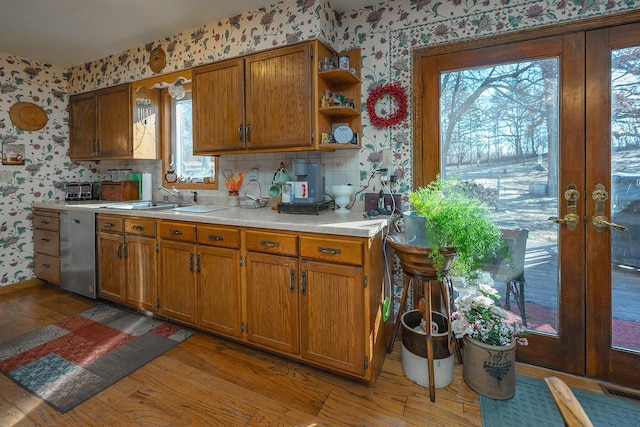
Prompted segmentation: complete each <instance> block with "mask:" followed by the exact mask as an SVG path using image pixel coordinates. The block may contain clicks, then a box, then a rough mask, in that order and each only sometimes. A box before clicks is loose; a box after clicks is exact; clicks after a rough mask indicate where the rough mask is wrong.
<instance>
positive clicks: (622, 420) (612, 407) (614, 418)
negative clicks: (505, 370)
mask: <svg viewBox="0 0 640 427" xmlns="http://www.w3.org/2000/svg"><path fill="white" fill-rule="evenodd" d="M571 390H572V391H573V394H575V396H576V398H577V399H578V401H579V402H580V405H582V408H583V409H584V411H585V412H586V413H587V415H588V416H589V419H590V420H591V422H592V423H593V425H594V426H595V427H598V426H637V425H638V422H640V404H639V403H635V402H631V401H627V400H623V399H618V398H616V397H609V396H603V395H600V394H595V393H591V392H588V391H584V390H578V389H575V388H572V389H571ZM480 407H481V408H482V425H483V426H485V427H503V426H504V427H507V426H509V427H511V426H519V427H528V426H535V427H538V426H545V427H552V426H558V427H563V426H564V422H563V421H562V416H561V415H560V412H559V411H558V407H557V406H556V403H555V401H554V400H553V396H552V395H551V392H550V391H549V389H548V388H547V384H546V383H545V382H544V381H543V380H538V379H535V378H529V377H524V376H522V375H516V395H515V396H514V397H513V398H512V399H509V400H494V399H490V398H488V397H484V396H480Z"/></svg>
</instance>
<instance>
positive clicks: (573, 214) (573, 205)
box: [549, 184, 580, 231]
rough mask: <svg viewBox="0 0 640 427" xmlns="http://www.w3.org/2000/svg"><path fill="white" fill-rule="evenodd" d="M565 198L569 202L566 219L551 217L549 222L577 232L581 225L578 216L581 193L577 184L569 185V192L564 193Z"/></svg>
mask: <svg viewBox="0 0 640 427" xmlns="http://www.w3.org/2000/svg"><path fill="white" fill-rule="evenodd" d="M564 198H565V200H566V201H567V214H566V215H565V216H564V218H558V217H557V216H552V217H549V221H553V222H554V223H556V224H566V225H567V229H568V230H569V231H575V229H576V226H577V225H578V224H579V223H580V217H579V216H578V214H577V210H578V203H577V201H578V199H579V198H580V192H579V191H578V189H577V187H576V185H575V184H569V185H568V186H567V191H565V192H564Z"/></svg>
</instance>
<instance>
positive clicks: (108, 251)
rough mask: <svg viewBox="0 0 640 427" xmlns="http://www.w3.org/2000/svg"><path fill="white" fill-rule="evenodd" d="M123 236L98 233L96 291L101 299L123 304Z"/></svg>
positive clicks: (103, 232) (120, 234)
mask: <svg viewBox="0 0 640 427" xmlns="http://www.w3.org/2000/svg"><path fill="white" fill-rule="evenodd" d="M123 255H124V234H122V233H111V232H106V231H98V289H99V293H100V296H101V297H102V298H105V299H108V300H110V301H116V302H124V299H125V297H124V292H125V267H124V262H123Z"/></svg>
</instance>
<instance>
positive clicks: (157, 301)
mask: <svg viewBox="0 0 640 427" xmlns="http://www.w3.org/2000/svg"><path fill="white" fill-rule="evenodd" d="M156 310H160V298H158V299H157V300H156Z"/></svg>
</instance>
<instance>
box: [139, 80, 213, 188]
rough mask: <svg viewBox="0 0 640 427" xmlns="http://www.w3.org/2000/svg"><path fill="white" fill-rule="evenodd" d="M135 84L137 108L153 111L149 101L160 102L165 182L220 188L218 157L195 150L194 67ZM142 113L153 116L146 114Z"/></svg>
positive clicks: (177, 184)
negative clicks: (192, 84) (217, 177)
mask: <svg viewBox="0 0 640 427" xmlns="http://www.w3.org/2000/svg"><path fill="white" fill-rule="evenodd" d="M135 87H136V88H137V89H135V90H134V98H135V105H136V108H137V110H140V111H143V112H144V111H151V109H150V108H149V105H147V104H153V103H159V110H160V111H161V114H160V132H159V137H160V140H161V142H162V176H163V179H162V185H163V186H164V187H169V188H170V187H176V188H178V189H192V190H197V189H200V190H215V189H217V188H218V183H217V181H216V167H217V159H216V158H215V157H213V156H198V155H194V154H193V115H192V112H191V107H192V102H191V70H183V71H179V72H175V73H171V74H165V75H161V76H156V77H152V78H149V79H145V80H142V81H138V82H136V83H135ZM156 100H157V101H156ZM139 116H140V118H143V117H144V118H145V120H147V121H148V120H149V118H147V117H146V115H142V114H139ZM147 128H149V126H147ZM143 131H144V129H143ZM134 133H135V130H134ZM149 133H150V132H149ZM141 135H142V133H141ZM134 138H135V137H134Z"/></svg>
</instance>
